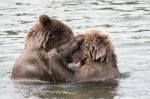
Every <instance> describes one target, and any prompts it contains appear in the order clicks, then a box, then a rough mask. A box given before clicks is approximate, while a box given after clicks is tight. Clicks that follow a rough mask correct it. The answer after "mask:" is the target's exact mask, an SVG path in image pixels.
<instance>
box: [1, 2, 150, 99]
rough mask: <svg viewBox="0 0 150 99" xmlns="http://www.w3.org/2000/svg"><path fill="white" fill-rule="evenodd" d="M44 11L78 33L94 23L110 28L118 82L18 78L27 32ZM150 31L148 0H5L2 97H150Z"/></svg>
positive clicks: (74, 98)
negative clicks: (29, 81) (14, 74)
mask: <svg viewBox="0 0 150 99" xmlns="http://www.w3.org/2000/svg"><path fill="white" fill-rule="evenodd" d="M43 13H45V14H48V15H49V16H51V17H54V18H58V19H60V20H62V21H64V22H65V23H66V24H68V25H69V26H70V27H71V28H72V29H73V31H74V32H75V33H79V32H81V31H83V30H85V29H86V28H89V27H102V28H104V29H105V30H107V31H108V32H110V35H111V37H112V40H113V43H114V45H115V48H116V53H117V55H118V66H119V70H120V72H121V73H122V75H123V77H122V78H121V79H119V80H118V84H117V85H113V86H112V85H101V84H85V85H84V84H83V85H80V84H60V85H50V84H20V83H13V82H12V81H11V79H10V77H11V73H12V68H13V64H14V62H15V60H16V58H17V57H18V55H19V54H20V52H21V50H22V49H23V47H24V37H25V35H26V31H27V30H28V29H29V28H30V27H31V26H32V24H33V22H34V21H36V20H37V17H38V16H39V15H40V14H43ZM149 32H150V1H149V0H0V99H57V98H58V99H113V98H114V99H150V33H149Z"/></svg>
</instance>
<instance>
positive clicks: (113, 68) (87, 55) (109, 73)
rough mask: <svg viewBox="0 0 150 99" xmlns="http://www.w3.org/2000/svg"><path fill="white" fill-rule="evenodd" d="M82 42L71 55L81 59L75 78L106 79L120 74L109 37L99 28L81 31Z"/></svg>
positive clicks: (86, 79) (83, 79)
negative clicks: (77, 49) (78, 48)
mask: <svg viewBox="0 0 150 99" xmlns="http://www.w3.org/2000/svg"><path fill="white" fill-rule="evenodd" d="M82 36H84V42H83V43H82V45H81V47H80V48H81V49H80V50H79V51H78V52H76V53H75V54H74V55H73V57H74V58H76V59H80V60H81V61H82V66H81V67H80V68H79V69H78V70H77V71H76V73H75V80H76V81H79V82H84V81H106V80H111V79H114V78H116V77H118V76H119V75H120V72H119V70H118V67H117V56H116V54H115V51H114V46H113V44H112V41H111V38H110V37H109V35H108V33H106V32H105V31H103V30H101V29H96V28H91V29H87V30H86V31H84V32H83V33H82Z"/></svg>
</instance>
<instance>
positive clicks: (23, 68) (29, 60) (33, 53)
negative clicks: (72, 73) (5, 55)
mask: <svg viewBox="0 0 150 99" xmlns="http://www.w3.org/2000/svg"><path fill="white" fill-rule="evenodd" d="M69 41H70V42H72V43H70V46H62V45H64V44H66V43H68V42H69ZM74 41H75V38H74V35H73V32H72V30H71V29H70V28H69V27H68V26H67V25H65V24H64V23H62V22H61V21H59V20H56V19H52V18H50V17H48V16H47V15H41V16H40V17H39V22H36V24H35V25H34V26H33V27H32V28H31V29H30V31H29V32H28V33H27V36H26V40H25V48H24V49H23V51H22V53H21V54H20V56H19V57H18V59H17V61H16V63H15V64H14V67H13V72H12V79H15V80H17V79H31V80H33V79H34V80H44V81H51V82H54V79H55V77H57V76H55V75H57V74H54V72H53V71H52V70H54V69H53V68H51V66H50V63H49V60H50V59H51V57H52V56H49V55H51V54H52V55H53V53H54V52H53V50H52V51H51V49H53V48H56V49H55V51H56V52H55V53H57V55H55V57H56V56H60V57H62V59H61V60H63V61H65V63H59V62H58V63H56V62H55V64H53V65H57V64H59V65H64V64H65V65H66V64H67V63H68V62H67V60H69V58H68V57H70V56H71V55H72V54H73V52H74V51H75V50H77V48H78V47H79V45H78V43H76V44H73V43H74ZM71 44H72V45H71ZM60 46H62V47H60ZM76 46H77V47H76ZM68 47H69V48H68ZM57 49H58V50H59V52H58V50H57ZM67 49H68V50H67ZM58 54H60V55H58ZM56 58H57V57H56ZM56 61H57V60H56ZM55 80H57V79H55ZM58 80H59V79H58ZM60 81H62V80H60Z"/></svg>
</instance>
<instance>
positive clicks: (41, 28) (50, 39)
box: [25, 15, 74, 52]
mask: <svg viewBox="0 0 150 99" xmlns="http://www.w3.org/2000/svg"><path fill="white" fill-rule="evenodd" d="M73 38H74V34H73V31H72V30H71V28H70V27H68V26H67V25H66V24H64V23H63V22H61V21H59V20H56V19H52V18H50V17H49V16H47V15H41V16H40V17H39V22H36V23H35V24H34V25H33V26H32V28H31V29H30V30H29V32H27V36H26V39H25V48H37V49H44V50H45V51H47V52H48V51H49V50H50V49H52V48H58V47H60V46H61V45H63V44H66V43H68V42H69V41H70V40H71V39H73Z"/></svg>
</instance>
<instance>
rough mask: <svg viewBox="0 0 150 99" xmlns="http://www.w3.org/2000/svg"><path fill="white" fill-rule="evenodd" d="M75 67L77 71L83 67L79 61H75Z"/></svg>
mask: <svg viewBox="0 0 150 99" xmlns="http://www.w3.org/2000/svg"><path fill="white" fill-rule="evenodd" d="M74 67H75V69H79V68H80V67H81V61H80V60H79V59H77V60H75V61H74Z"/></svg>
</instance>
